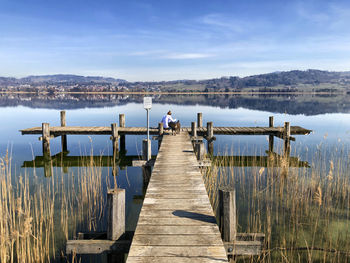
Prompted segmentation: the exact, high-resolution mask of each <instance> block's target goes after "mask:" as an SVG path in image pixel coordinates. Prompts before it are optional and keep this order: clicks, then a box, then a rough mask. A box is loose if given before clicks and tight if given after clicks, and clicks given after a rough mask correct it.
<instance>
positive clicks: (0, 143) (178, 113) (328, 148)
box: [0, 95, 350, 250]
mask: <svg viewBox="0 0 350 263" xmlns="http://www.w3.org/2000/svg"><path fill="white" fill-rule="evenodd" d="M345 97H346V96H345ZM49 99H50V98H38V97H34V96H33V97H30V96H29V95H26V96H24V98H20V97H18V96H15V97H7V98H5V97H4V96H2V97H1V100H0V101H1V105H2V106H1V108H0V117H1V120H2V125H1V126H0V134H1V136H0V156H1V157H3V156H5V155H6V152H7V151H9V153H10V157H11V162H12V168H11V169H12V179H13V181H14V182H15V181H16V180H18V178H19V176H20V175H24V174H26V175H27V177H28V178H29V182H31V178H33V177H35V178H36V179H35V184H38V183H39V184H40V183H42V184H45V183H46V182H47V181H48V180H52V178H51V177H45V174H44V168H43V167H39V166H40V165H39V164H37V165H36V164H35V163H34V162H33V160H34V159H35V158H36V157H38V156H39V157H40V156H42V144H41V142H40V141H39V140H38V137H39V136H38V135H25V136H22V135H21V133H20V132H19V130H20V129H25V128H30V127H37V126H41V123H43V122H47V123H50V126H59V125H60V119H59V117H60V110H66V119H67V126H110V124H111V123H113V122H118V115H119V114H121V113H124V114H125V118H126V126H127V127H128V126H129V127H135V126H136V127H138V126H146V111H145V110H144V109H143V105H142V97H141V96H139V97H138V96H131V97H128V96H126V97H125V96H124V97H119V98H118V97H116V96H109V97H101V98H100V99H99V98H93V99H91V98H87V97H83V96H82V97H78V96H75V97H74V99H72V98H67V99H61V100H60V99H51V100H49ZM87 101H88V103H87ZM347 101H350V100H348V98H342V97H336V98H334V97H325V96H323V97H319V98H315V97H310V96H304V97H303V96H298V97H291V96H278V97H276V96H274V97H268V96H264V97H249V96H248V97H239V96H230V95H227V96H216V97H215V96H206V97H205V96H198V97H196V96H169V95H167V96H166V97H165V98H164V97H163V98H162V96H155V97H154V98H153V107H152V109H151V111H150V126H151V127H157V126H158V122H160V120H161V118H162V116H163V115H164V114H165V113H166V112H167V111H168V110H171V111H172V113H173V117H175V118H177V119H179V120H180V121H181V124H182V126H189V127H190V126H191V122H192V121H196V117H197V113H198V112H201V113H202V114H203V123H204V124H205V123H206V122H207V121H212V122H213V123H214V126H248V127H254V126H268V120H269V116H274V122H275V126H283V125H284V122H286V121H288V122H290V124H291V125H292V126H301V127H304V128H306V129H311V130H313V133H312V134H310V135H306V136H295V137H296V141H295V142H292V143H291V156H295V157H299V158H300V160H301V161H305V162H308V163H309V166H310V167H309V168H300V169H308V172H307V174H312V169H320V168H316V167H317V165H315V162H316V161H317V160H316V158H315V156H316V155H317V154H318V152H320V151H321V150H322V153H323V155H322V160H323V164H322V166H324V167H323V168H324V170H325V171H326V172H325V175H324V176H327V171H328V170H329V166H330V162H331V161H333V160H337V159H339V158H340V159H342V158H344V157H346V159H348V156H349V146H350V107H349V105H348V102H347ZM84 102H85V103H84ZM339 103H340V104H341V105H339ZM313 112H314V114H313ZM144 138H146V136H126V155H127V156H137V155H141V149H142V146H141V143H142V139H144ZM50 142H51V154H52V155H55V154H58V153H60V152H61V142H60V138H59V137H58V138H55V139H52V140H51V141H50ZM282 145H283V142H282V141H281V140H279V139H275V149H276V151H277V152H278V151H279V153H281V151H282V147H283V146H282ZM320 149H321V150H320ZM267 150H268V138H267V136H227V135H223V136H217V140H216V141H215V144H214V155H225V154H226V155H240V156H252V155H258V156H267V153H266V151H267ZM68 151H69V154H68V155H67V156H77V158H79V156H90V155H93V156H111V155H112V143H111V141H110V139H109V136H104V135H96V136H85V135H84V136H75V135H74V136H68ZM156 153H157V141H152V154H156ZM30 163H32V165H28V164H30ZM26 164H27V165H26ZM341 165H345V166H346V165H347V163H344V162H343V163H342V164H341ZM24 166H27V167H24ZM33 166H35V168H33ZM63 166H64V165H63ZM67 166H68V165H67ZM53 169H54V175H53V176H54V177H56V178H57V177H59V176H60V177H63V178H64V179H62V182H63V181H68V180H69V177H72V176H74V175H76V174H78V173H81V167H79V166H76V165H75V166H74V167H65V168H64V169H62V168H61V167H54V168H53ZM98 169H99V170H98V171H99V173H100V175H101V178H102V180H101V181H102V183H101V184H102V188H103V189H104V190H103V191H104V193H105V191H106V188H107V185H113V184H114V183H117V185H118V187H121V188H124V189H126V218H127V219H126V222H127V223H126V228H127V230H128V231H133V230H134V229H135V227H136V223H137V217H138V213H139V211H140V209H141V206H142V199H143V196H144V193H145V189H146V185H145V184H146V183H145V182H144V178H143V171H142V168H140V167H131V166H126V167H120V168H119V172H118V174H119V175H118V176H116V177H114V176H113V172H112V165H107V166H103V167H99V168H98ZM253 169H258V170H259V167H258V168H253ZM254 171H255V170H254ZM254 171H253V170H251V168H248V170H247V171H246V173H253V172H254ZM344 175H345V176H349V174H348V173H347V172H344ZM247 176H249V174H248V175H247ZM32 184H34V183H32ZM33 187H34V186H33ZM236 187H241V186H240V185H239V184H238V185H237V186H236ZM239 199H240V197H239V196H237V202H238V203H239V202H240V200H239ZM242 200H243V198H242ZM239 206H241V205H239ZM240 209H242V211H246V210H247V209H246V208H244V207H242V208H240ZM72 213H74V211H72ZM238 218H239V220H240V216H238ZM244 218H245V216H242V217H241V220H243V219H244ZM347 220H349V217H348V218H347ZM239 224H240V225H241V227H242V228H244V226H245V223H244V222H241V221H239ZM347 224H348V223H347ZM105 227H106V225H105V216H102V217H101V218H100V220H99V222H97V223H96V226H95V229H94V230H97V231H102V230H104V228H105ZM74 229H75V230H76V231H84V230H86V225H84V224H81V225H79V226H75V227H74ZM246 230H247V229H242V231H246ZM70 235H72V233H70ZM70 238H71V236H70ZM58 239H59V238H58ZM62 244H64V242H63V241H62V240H61V241H60V240H58V241H57V242H56V245H57V249H58V250H60V249H62ZM60 246H61V247H60Z"/></svg>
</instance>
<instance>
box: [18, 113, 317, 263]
mask: <svg viewBox="0 0 350 263" xmlns="http://www.w3.org/2000/svg"><path fill="white" fill-rule="evenodd" d="M310 132H311V130H308V129H304V128H302V127H299V126H290V124H289V122H285V123H284V126H283V127H276V126H274V122H273V117H270V118H269V125H268V126H267V127H214V124H213V122H207V125H206V127H203V120H202V114H201V113H198V115H197V122H192V123H191V127H183V128H182V129H181V132H180V134H178V135H176V136H171V135H170V132H169V131H164V129H163V125H162V124H161V123H160V124H159V125H158V127H157V128H151V129H150V130H149V134H151V135H156V136H155V139H156V140H158V148H159V150H158V154H157V156H156V157H155V156H153V159H152V156H151V151H150V149H151V147H150V143H149V141H148V140H143V147H142V148H143V150H142V151H143V161H140V162H139V163H140V165H143V169H144V170H145V171H149V172H148V174H150V173H151V166H153V170H152V176H151V179H150V181H149V185H148V188H147V192H146V195H145V199H144V202H143V206H142V210H141V213H140V216H139V221H138V224H137V227H136V230H135V233H134V236H133V240H132V244H131V247H130V252H129V255H128V259H127V262H128V263H134V262H138V263H139V262H180V263H181V262H227V259H228V257H229V258H230V257H232V256H236V255H259V254H260V253H261V247H262V244H263V239H264V234H262V233H252V234H249V233H237V231H236V230H237V229H236V216H235V213H236V208H235V193H234V187H233V186H232V187H231V186H230V187H229V188H227V189H223V190H220V191H221V192H220V195H219V196H220V198H219V199H220V200H221V201H220V211H221V212H220V215H219V218H220V230H221V235H220V231H219V227H218V225H217V224H216V219H215V216H214V214H213V209H212V207H211V204H210V202H209V198H208V195H207V191H206V189H205V186H204V183H203V179H202V175H201V172H200V168H199V167H203V166H205V165H203V164H204V163H205V161H204V158H205V156H210V157H211V161H215V160H217V161H219V162H222V163H224V164H225V163H226V164H227V165H230V166H232V165H238V166H255V165H257V166H268V167H269V166H271V165H275V166H276V167H280V166H281V167H282V166H283V167H282V169H283V170H285V171H286V172H287V171H288V168H289V167H292V166H295V167H308V163H306V162H301V161H300V160H299V159H298V158H295V157H290V141H293V140H295V138H294V137H292V136H291V135H306V134H309V133H310ZM21 133H22V134H23V135H25V134H39V135H41V136H40V137H39V139H40V140H41V141H42V144H43V156H42V157H41V156H40V157H38V158H35V160H33V161H31V162H27V163H24V166H26V167H29V166H31V165H33V166H35V167H38V166H43V167H45V171H46V170H47V172H45V173H46V174H48V175H49V174H51V173H52V167H53V166H62V167H68V166H74V165H79V162H80V160H79V157H67V156H66V155H67V153H68V147H67V135H110V139H111V140H112V145H113V156H106V157H104V158H102V160H101V161H100V165H101V166H109V165H110V163H112V164H113V167H114V168H116V170H117V169H118V166H119V167H120V166H122V165H126V166H127V165H130V164H132V165H134V158H135V157H133V156H129V157H126V158H125V159H124V160H122V159H121V158H120V157H121V156H125V153H126V151H125V136H127V135H146V134H147V129H146V128H144V127H126V125H125V115H124V114H120V115H119V125H117V123H112V124H111V125H110V126H106V127H104V126H101V127H81V126H67V125H66V118H65V112H64V111H63V112H61V126H58V127H50V125H49V124H48V123H43V124H42V126H41V127H34V128H29V129H24V130H21ZM214 135H267V136H268V138H269V146H268V148H269V149H268V151H267V154H268V156H226V157H220V156H216V157H215V156H213V152H214V151H213V149H214V141H215V139H216V138H215V136H214ZM58 136H60V137H61V142H62V153H61V154H57V155H54V156H51V153H50V139H52V138H55V137H58ZM275 137H277V138H280V139H283V140H284V149H283V155H278V154H276V153H274V150H273V148H274V138H275ZM204 139H205V140H207V145H208V153H209V155H206V153H205V149H204V143H203V140H204ZM120 148H121V149H120ZM121 153H123V154H121ZM154 157H155V158H156V160H155V162H154ZM91 158H92V159H94V158H93V156H92V157H91ZM281 160H283V165H281V163H282V162H281ZM65 161H67V162H65ZM117 165H118V166H117ZM209 165H210V161H209ZM114 170H115V169H114ZM113 174H114V173H113ZM148 178H149V176H148ZM147 182H148V179H147ZM108 194H109V195H110V198H109V199H108V200H109V204H110V205H109V208H110V209H109V210H110V211H109V213H108V218H109V221H110V222H112V223H108V225H109V226H108V229H107V238H108V240H100V241H97V240H78V241H75V240H69V241H68V242H67V247H66V250H67V254H68V253H71V252H73V251H75V253H81V254H85V253H90V252H91V253H102V252H107V253H113V252H116V251H119V250H122V251H125V252H128V251H129V247H128V246H127V244H126V243H128V242H129V240H125V239H123V238H125V235H124V232H125V212H120V211H124V210H125V191H123V190H122V189H114V190H113V191H110V192H109V193H108ZM114 199H115V200H114ZM121 207H123V209H124V210H123V209H121V210H120V208H121ZM119 210H120V211H119ZM118 211H119V212H118ZM118 216H121V217H120V218H122V219H120V218H119V217H118ZM117 217H118V218H119V219H118V218H117ZM111 226H113V229H114V226H116V229H117V234H113V233H114V232H115V231H114V230H111V228H110V227H111ZM109 232H110V233H112V234H113V235H112V236H111V235H108V233H109ZM125 246H127V249H125ZM91 247H94V248H96V249H92V250H91Z"/></svg>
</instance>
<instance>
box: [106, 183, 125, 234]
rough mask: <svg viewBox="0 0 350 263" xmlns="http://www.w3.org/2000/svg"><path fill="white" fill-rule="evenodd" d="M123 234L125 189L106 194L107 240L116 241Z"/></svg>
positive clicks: (111, 190) (109, 191) (113, 190)
mask: <svg viewBox="0 0 350 263" xmlns="http://www.w3.org/2000/svg"><path fill="white" fill-rule="evenodd" d="M124 233H125V189H120V188H118V189H110V190H108V193H107V239H109V240H118V239H119V238H120V237H121V236H122V235H123V234H124Z"/></svg>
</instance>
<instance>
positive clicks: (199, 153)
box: [195, 142, 205, 161]
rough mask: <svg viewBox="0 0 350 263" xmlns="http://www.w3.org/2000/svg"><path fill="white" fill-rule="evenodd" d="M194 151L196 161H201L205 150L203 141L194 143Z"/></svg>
mask: <svg viewBox="0 0 350 263" xmlns="http://www.w3.org/2000/svg"><path fill="white" fill-rule="evenodd" d="M195 152H196V157H197V160H198V161H202V160H203V159H204V155H205V150H204V143H203V142H196V144H195Z"/></svg>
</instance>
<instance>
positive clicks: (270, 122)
mask: <svg viewBox="0 0 350 263" xmlns="http://www.w3.org/2000/svg"><path fill="white" fill-rule="evenodd" d="M273 126H274V124H273V116H270V117H269V127H270V128H272V127H273ZM273 145H274V136H273V135H269V153H272V152H273Z"/></svg>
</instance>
